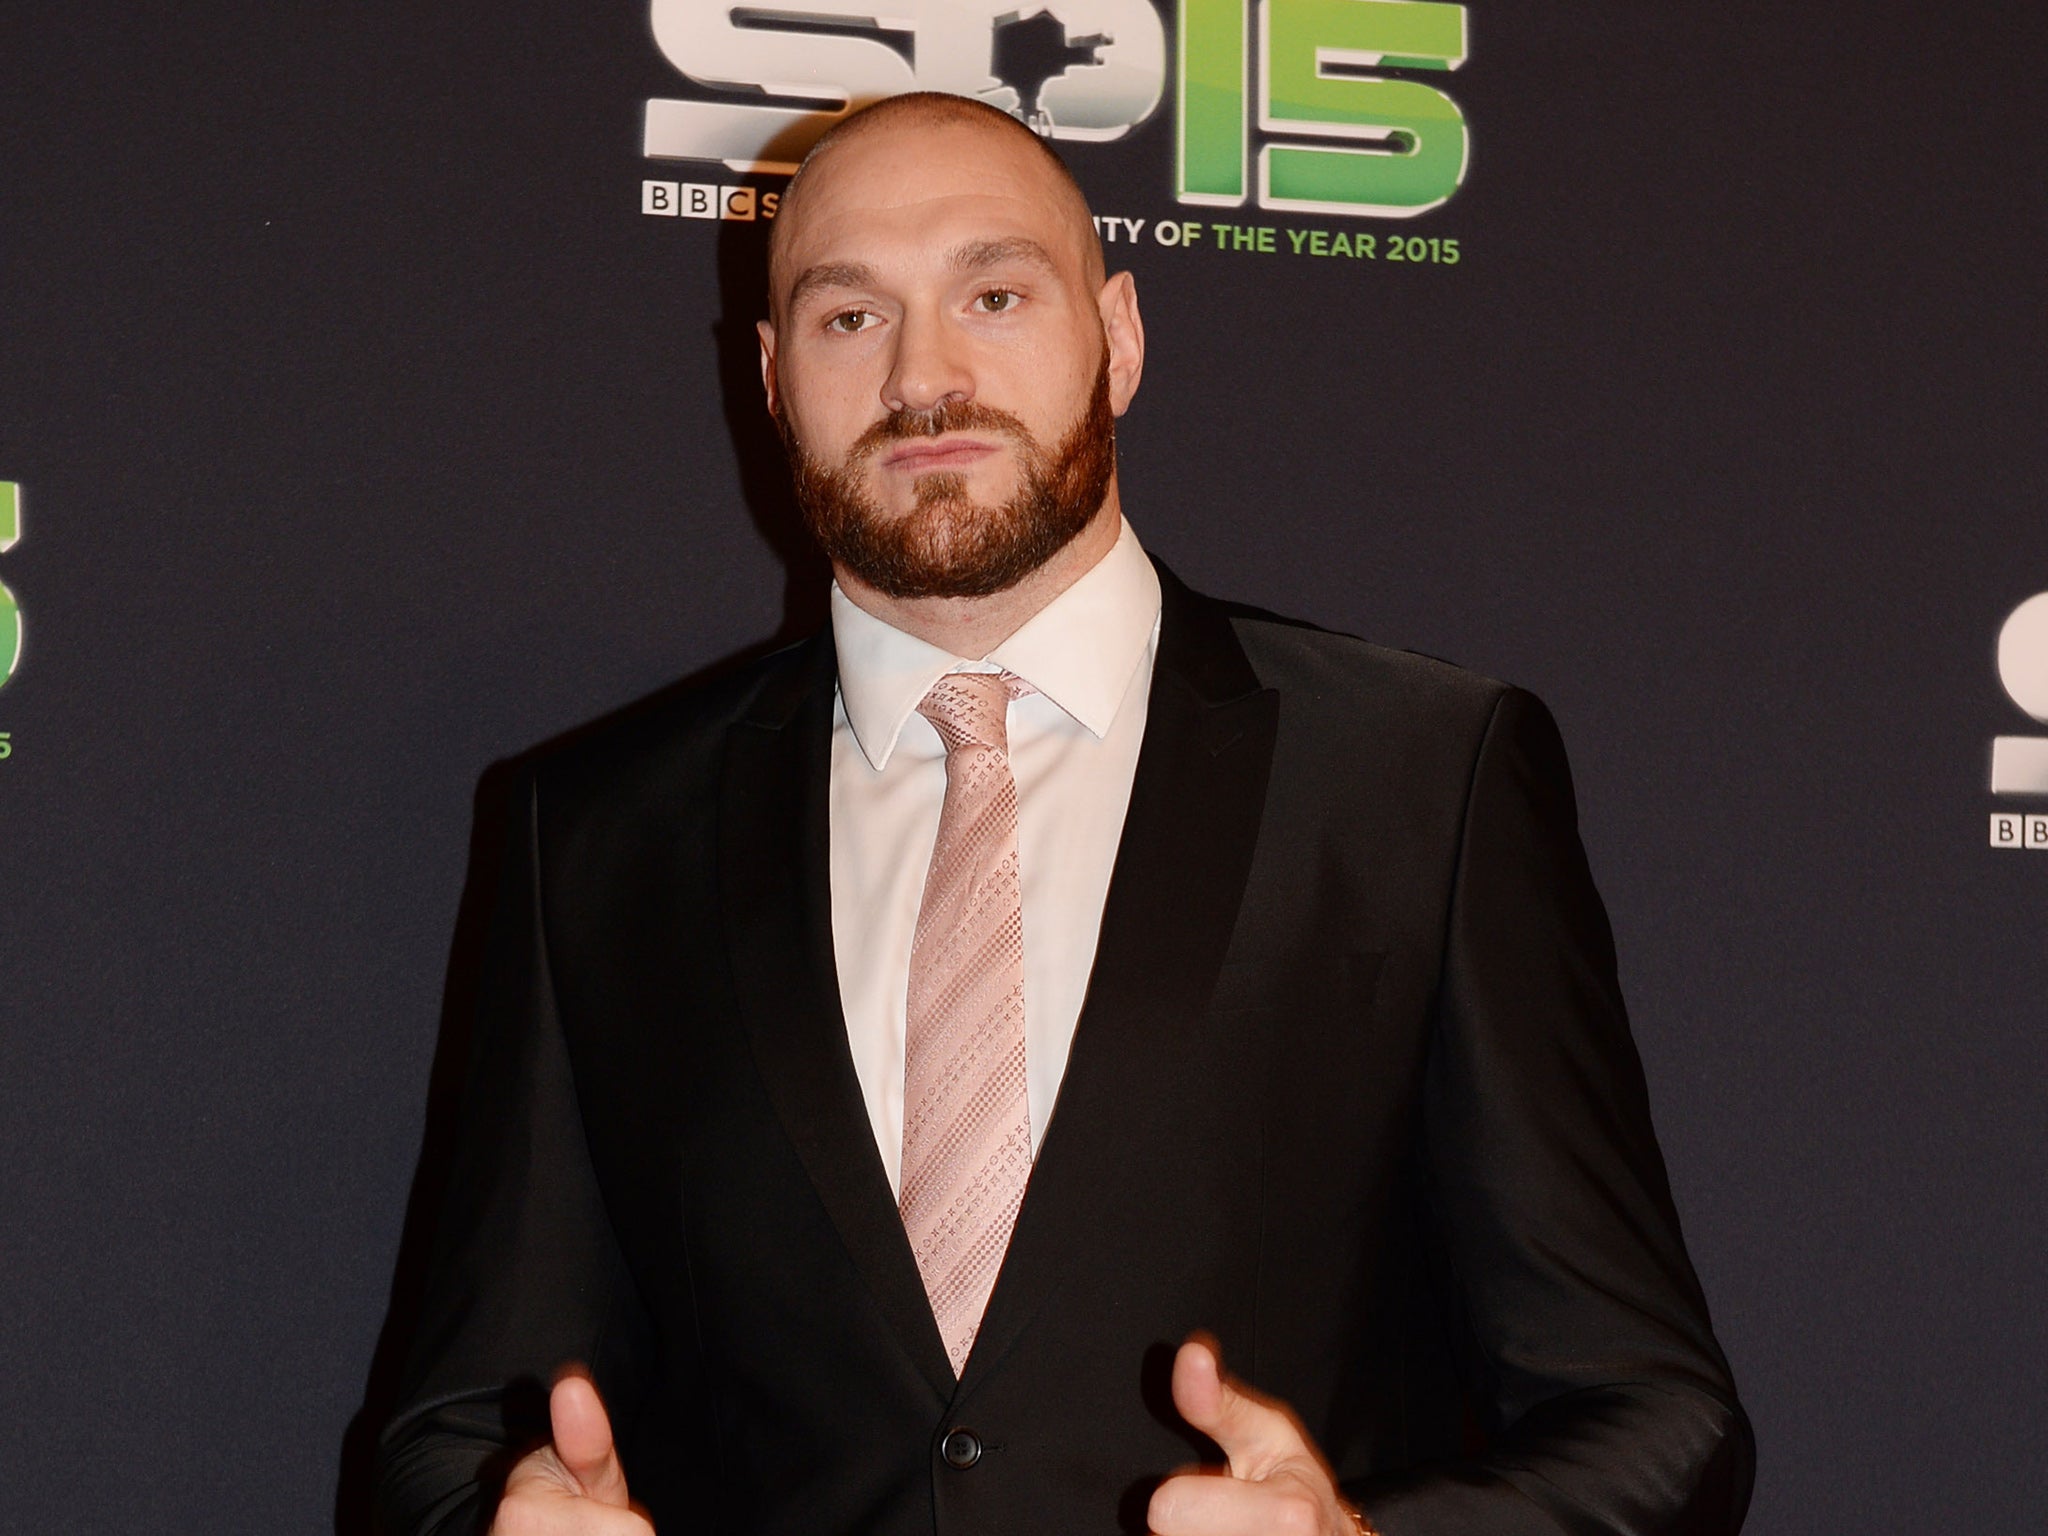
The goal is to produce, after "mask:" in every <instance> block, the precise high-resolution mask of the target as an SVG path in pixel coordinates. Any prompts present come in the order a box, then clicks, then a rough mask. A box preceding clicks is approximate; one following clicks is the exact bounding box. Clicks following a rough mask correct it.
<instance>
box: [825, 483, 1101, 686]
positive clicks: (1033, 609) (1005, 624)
mask: <svg viewBox="0 0 2048 1536" xmlns="http://www.w3.org/2000/svg"><path fill="white" fill-rule="evenodd" d="M1122 531H1123V509H1122V506H1121V504H1120V503H1119V501H1118V499H1117V488H1116V482H1115V481H1114V480H1112V481H1111V482H1110V485H1109V491H1108V494H1107V495H1105V496H1104V497H1103V498H1102V506H1101V507H1100V508H1099V509H1098V510H1097V511H1096V514H1095V516H1094V517H1093V518H1091V519H1090V520H1089V522H1088V525H1087V526H1086V527H1085V528H1083V529H1082V530H1081V531H1080V532H1079V533H1077V534H1076V535H1074V537H1073V538H1072V539H1070V540H1068V541H1067V543H1066V545H1065V546H1064V547H1062V548H1061V550H1060V552H1059V553H1058V554H1056V555H1054V556H1053V557H1052V558H1051V559H1050V560H1048V561H1046V562H1045V564H1043V565H1041V566H1040V567H1039V568H1038V569H1037V570H1035V571H1033V572H1032V573H1031V574H1030V575H1028V576H1026V577H1025V578H1024V579H1023V580H1022V581H1020V582H1018V583H1017V584H1016V585H1015V586H1013V587H1007V588H1005V589H1004V590H1003V591H1001V592H992V593H990V594H989V595H988V596H987V597H891V596H889V595H888V594H887V593H885V592H880V591H877V590H876V589H875V588H874V587H871V586H869V585H868V584H867V583H866V582H864V581H862V580H861V579H860V578H859V577H858V576H856V575H854V574H853V573H852V572H851V571H848V570H845V569H844V568H842V567H840V566H838V565H834V566H833V568H832V574H833V575H834V576H835V577H836V578H837V579H838V582H839V590H840V591H842V592H844V593H845V594H846V596H847V597H848V599H849V600H851V601H852V603H853V605H854V606H855V607H857V608H859V609H861V610H862V611H863V612H866V613H870V614H873V615H874V616H875V617H876V618H878V619H880V620H881V621H882V622H883V623H884V624H889V625H893V626H894V627H895V628H897V629H900V630H902V631H903V632H904V633H905V634H908V635H915V636H917V638H918V639H920V640H922V641H924V642H925V643H926V644H928V645H935V646H937V647H938V648H939V649H940V650H942V651H949V652H951V653H952V654H953V655H955V656H964V657H967V658H969V659H970V660H978V659H979V658H981V657H983V656H986V655H987V654H988V653H989V652H990V651H992V650H994V649H995V648H996V647H997V646H999V645H1001V644H1002V643H1003V642H1004V641H1005V640H1007V639H1009V638H1010V636H1012V635H1014V634H1015V633H1017V631H1018V630H1020V629H1022V628H1023V627H1024V625H1025V624H1026V623H1027V622H1029V620H1030V619H1031V617H1032V616H1033V615H1034V614H1036V613H1037V612H1038V611H1039V610H1040V609H1041V608H1043V607H1045V605H1046V604H1048V603H1050V602H1051V601H1052V600H1053V599H1054V598H1056V597H1058V596H1059V595H1060V594H1061V593H1062V592H1064V591H1066V590H1067V588H1069V587H1071V586H1072V585H1073V584H1074V583H1075V582H1077V581H1079V580H1080V579H1081V578H1082V577H1083V576H1085V575H1087V574H1088V572H1090V571H1091V570H1093V569H1094V568H1095V566H1096V564H1097V563H1098V562H1099V561H1100V560H1101V559H1102V557H1103V556H1104V555H1106V554H1108V553H1109V552H1110V551H1111V550H1112V549H1114V548H1115V547H1116V541H1117V537H1118V535H1119V534H1120V533H1121V532H1122Z"/></svg>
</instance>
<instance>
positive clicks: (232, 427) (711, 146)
mask: <svg viewBox="0 0 2048 1536" xmlns="http://www.w3.org/2000/svg"><path fill="white" fill-rule="evenodd" d="M1034 7H1035V8H1034ZM871 11H872V7H868V6H866V5H864V4H862V3H860V0H787V3H783V0H763V3H761V4H750V5H744V6H737V5H733V4H732V3H730V0H652V3H651V4H650V3H648V0H602V3H591V0H579V3H576V4H568V3H563V0H496V3H492V4H484V3H482V0H407V3H404V4H400V3H398V0H365V3H362V4H358V5H354V6H349V7H331V6H311V5H297V4H271V5H262V6H257V5H246V4H229V3H210V0H195V3H189V4H185V5H179V6H169V5H148V4H133V3H130V4H123V5H114V4H109V3H106V0H75V3H72V4H69V5H65V6H15V7H12V8H10V9H9V10H8V12H7V14H6V15H5V16H4V18H0V678H4V683H0V1278H4V1291H0V1295H4V1298H5V1306H4V1309H0V1310H4V1321H0V1408H4V1411H0V1525H5V1526H6V1527H7V1528H8V1529H13V1530H87V1529H127V1530H145V1531H181V1530H205V1531H212V1532H222V1533H225V1532H238V1531H250V1532H257V1531H262V1532H273V1531H320V1530H328V1529H333V1530H336V1531H339V1532H343V1533H348V1532H358V1531H363V1530H366V1529H367V1513H366V1511H367V1497H366V1495H367V1482H366V1478H367V1473H368V1469H369V1443H370V1437H371V1435H372V1433H373V1431H374V1428H375V1425H376V1422H377V1421H378V1420H379V1418H380V1417H381V1415H382V1413H383V1412H384V1411H385V1409H386V1408H387V1407H388V1406H389V1403H390V1399H391V1393H392V1392H393V1390H394V1385H395V1383H394V1379H393V1378H394V1375H395V1368H396V1362H397V1354H398V1352H399V1350H401V1349H402V1347H403V1345H404V1342H405V1334H406V1329H407V1327H408V1326H409V1313H408V1308H409V1306H410V1305H411V1303H412V1298H413V1295H414V1292H415V1289H416V1287H417V1284H418V1280H419V1267H420V1261H421V1255H420V1252H419V1249H420V1245H421V1242H422V1238H423V1232H424V1227H425V1224H426V1222H427V1220H428V1219H429V1217H430V1216H431V1212H432V1206H433V1200H434V1189H435V1180H436V1176H437V1172H438V1168H439V1163H438V1162H437V1159H438V1158H440V1157H441V1156H442V1155H443V1153H444V1151H445V1140H446V1122H447V1115H448V1110H449V1106H450V1101H451V1097H452V1094H453V1091H454V1085H455V1081H456V1079H457V1077H458V1076H459V1072H460V1066H461V1051H462V1049H463V1046H464V1027H465V1026H464V1024H463V1018H464V1010H465V1006H466V1003H467V1001H468V997H469V992H468V988H469V987H470V985H471V981H470V975H471V968H472V967H473V965H474V962H475V958H476V949H477V939H478V933H477V925H478V922H479V919H480V915H481V914H480V911H479V906H478V903H479V899H480V898H479V891H478V889H477V886H478V884H479V881H480V879H481V875H480V873H479V871H478V870H477V868H475V867H473V866H474V865H475V863H476V861H475V859H473V856H472V855H473V849H474V848H481V847H487V846H488V844H489V836H490V829H491V824H492V820H493V817H494V816H495V814H496V812H497V809H498V800H497V797H498V795H499V793H500V791H501V787H502V784H503V782H504V778H505V767H504V765H505V764H506V763H508V762H510V761H512V760H514V759H516V758H517V757H518V755H519V754H521V753H523V752H526V751H528V750H530V749H531V748H533V747H534V746H536V745H537V744H539V743H542V742H545V741H547V740H548V739H550V738H553V737H556V736H559V735H561V734H562V733H564V732H567V731H570V730H572V729H574V728H575V727H577V726H578V725H579V724H581V723H583V722H585V721H588V720H590V719H591V718H593V717H596V716H599V715H602V714H604V713H606V712H608V711H610V710H613V709H616V708H618V707H621V706H623V705H625V704H627V703H629V702H630V701H632V700H634V699H636V698H638V697H641V696H643V695H645V694H647V693H649V692H652V691H654V690H656V689H658V688H661V687H662V686H664V685H666V684H668V683H670V682H672V681H673V680H675V679H677V678H679V677H685V676H689V675H693V674H698V673H701V672H704V671H706V670H707V669H711V668H714V667H716V666H718V665H720V664H722V663H726V662H729V661H730V660H731V659H732V658H734V657H735V656H738V655H742V654H747V653H751V652H753V651H755V650H758V649H759V648H761V647H763V646H766V645H770V644H774V643H778V642H779V641H782V640H786V639H788V638H790V637H793V636H795V635H797V634H800V633H802V632H804V631H805V630H807V629H808V628H809V627H811V626H812V625H814V624H815V623H816V622H818V620H819V618H820V616H821V614H822V612H823V603H822V592H823V585H822V577H821V572H820V568H819V565H818V562H817V560H816V558H815V556H813V555H812V554H811V553H810V552H809V550H808V549H807V547H806V545H805V543H804V540H803V538H802V536H801V534H800V533H799V532H798V531H797V528H796V525H795V521H794V518H793V515H792V510H791V506H790V502H789V498H788V491H787V486H786V477H785V472H784V469H783V465H782V460H781V455H780V451H779V448H778V446H777V444H776V442H775V438H774V434H773V432H772V430H771V429H770V426H769V423H768V421H767V418H766V415H765V413H764V411H763V408H762V404H761V399H760V387H759V379H758V373H757V362H756V356H755V342H754V332H753V324H754V321H755V319H756V318H757V316H758V315H759V314H760V312H761V291H760V290H761V256H762V250H763V242H764V240H765V236H766V232H767V230H768V229H769V228H771V227H772V221H773V219H774V217H775V214H776V211H777V207H778V203H779V200H780V196H781V191H782V188H783V187H784V185H785V184H786V180H787V171H788V168H789V166H790V165H791V163H792V162H793V161H794V160H795V159H796V158H797V157H798V156H799V155H800V154H801V153H802V150H803V148H804V146H805V145H806V144H807V143H809V142H810V140H811V139H812V138H813V137H815V135H816V133H817V132H818V131H819V130H820V129H821V127H822V126H823V125H824V124H826V123H828V122H830V121H831V120H832V118H833V116H834V115H835V114H836V113H838V112H841V111H843V110H844V109H845V107H846V105H847V103H849V102H856V101H861V100H867V99H872V98H874V97H878V96H884V95H888V94H892V93H895V92H900V91H904V90H908V89H913V88H924V89H938V90H945V91H952V92H957V93H960V94H963V95H969V96H975V97H979V98H980V99H982V100H984V101H988V102H992V103H994V104H996V105H998V106H1001V107H1003V108H1004V109H1006V110H1009V111H1011V112H1014V113H1016V114H1017V115H1018V116H1020V117H1021V118H1023V119H1024V120H1025V121H1026V122H1028V123H1030V124H1031V125H1033V126H1034V127H1036V128H1037V129H1038V130H1039V131H1041V132H1042V133H1044V134H1046V135H1048V136H1049V138H1050V139H1051V141H1052V142H1053V143H1054V144H1055V145H1056V146H1057V147H1058V148H1059V149H1060V150H1061V151H1062V152H1063V153H1064V154H1065V156H1066V157H1067V159H1068V160H1069V162H1070V163H1071V164H1072V166H1073V168H1074V170H1075V172H1076V174H1077V175H1078V177H1079V178H1080V180H1081V182H1082V184H1083V185H1084V187H1085V188H1086V189H1087V191H1088V193H1089V195H1090V198H1091V200H1092V202H1093V204H1094V207H1095V210H1096V213H1097V225H1098V228H1099V229H1100V232H1101V236H1102V239H1103V242H1104V249H1105V252H1106V254H1107V256H1108V257H1109V260H1110V262H1111V264H1112V266H1113V267H1120V268H1127V269H1128V270H1130V271H1131V272H1133V273H1134V274H1135V276H1136V282H1137V289H1138V294H1139V298H1140V302H1141V304H1142V306H1143V311H1144V315H1145V318H1146V322H1147V327H1148V334H1149V338H1150V343H1151V349H1150V357H1149V361H1148V367H1147V371H1146V377H1145V382H1144V386H1143V388H1142V390H1141V391H1140V394H1139V397H1138V400H1137V402H1136V404H1135V406H1134V408H1133V410H1132V412H1131V413H1130V415H1129V416H1128V417H1127V418H1126V419H1125V421H1124V422H1123V424H1122V428H1121V432H1120V437H1121V441H1122V449H1123V476H1124V484H1125V488H1126V490H1125V498H1126V506H1127V508H1128V510H1129V513H1130V516H1131V519H1132V521H1133V522H1134V524H1135V525H1136V526H1137V528H1138V530H1139V531H1140V533H1141V535H1142V536H1143V538H1144V539H1145V541H1146V542H1147V544H1148V546H1149V547H1150V548H1151V549H1152V550H1153V551H1154V552H1155V553H1157V554H1158V555H1160V556H1161V557H1162V558H1163V559H1165V560H1166V561H1167V562H1168V563H1169V564H1170V565H1172V566H1173V567H1174V568H1175V569H1176V570H1177V571H1178V572H1179V573H1180V574H1181V575H1182V576H1183V577H1184V578H1185V579H1187V580H1188V581H1189V582H1190V583H1192V584H1193V585H1195V586H1197V587H1200V588H1203V589H1206V590H1209V591H1212V592H1217V593H1219V594H1223V595H1227V596H1231V597H1236V598H1240V599H1243V600H1247V601H1250V602H1254V603H1257V604H1260V605H1262V606H1265V607H1269V608H1273V609H1277V610H1280V611H1282V612H1286V613H1290V614H1294V615H1299V616H1301V617H1303V618H1307V619H1310V620H1313V621H1315V622H1317V623H1320V624H1324V625H1328V626H1331V627H1335V628H1339V629H1344V630H1348V631H1353V632H1357V633H1361V634H1365V635H1368V636H1371V637H1372V638H1375V639H1377V640H1380V641H1383V642H1386V643H1388V644H1392V645H1397V646H1403V647H1408V648H1412V649H1416V650H1422V651H1428V652H1431V653H1434V654H1437V655H1441V656H1446V657H1449V658H1452V659H1454V660H1457V661H1459V662H1461V663H1463V664H1465V665H1468V666H1471V667H1474V668H1477V669H1479V670H1482V671H1485V672H1488V673H1491V674H1493V675H1495V676H1499V677H1504V678H1508V679H1511V680H1513V681H1516V682H1519V683H1522V684H1524V685H1526V686H1528V687H1530V688H1532V689H1534V690H1536V691H1537V692H1538V693H1540V694H1541V695H1542V696H1543V697H1544V698H1545V699H1547V700H1548V701H1549V702H1550V704H1551V705H1552V706H1553V708H1554V709H1555V711H1556V713H1557V715H1558V717H1559V719H1560V721H1561V723H1562V725H1563V727H1564V731H1565V735H1566V739H1567V741H1568V743H1569V744H1570V746H1571V749H1572V752H1573V758H1574V764H1575V768H1576V771H1577V775H1578V784H1579V793H1580V798H1581V803H1582V810H1583V817H1584V830H1585V836H1586V839H1587V842H1588V845H1589V848H1590V850H1591V854H1592V858H1593V862H1594V867H1595V871H1596V873H1597V875H1598V876H1599V878H1600V880H1601V884H1602V888H1603V890H1604V892H1605V894H1606V896H1607V898H1608V901H1609V903H1610V905H1611V907H1612V910H1613V915H1614V920H1615V925H1616V928H1617V931H1618V935H1619V939H1620V944H1621V954H1622V966H1623V979H1624V982H1625V984H1626V986H1627V989H1628V992H1629V996H1630V999H1631V1004H1632V1008H1633V1012H1634V1016H1635V1020H1636V1029H1637V1034H1638V1039H1639V1041H1640V1044H1641V1048H1642V1052H1643V1055H1644V1058H1645V1061H1646V1064H1647V1067H1648V1071H1649V1076H1650V1083H1651V1089H1652V1094H1653V1098H1654V1102H1655V1107H1656V1111H1657V1114H1658V1119H1659V1127H1660V1130H1661V1133H1662V1136H1663V1139H1664V1145H1665V1150H1666V1154H1667V1157H1668V1159H1669V1162H1670V1165H1671V1170H1672V1177H1673V1183H1674V1186H1675V1190H1676V1194H1677V1198H1678V1203H1679V1207H1680V1210H1681V1213H1682V1215H1683V1217H1684V1220H1685V1223H1686V1230H1687V1235H1688V1238H1689V1240H1690V1243H1691V1246H1692V1250H1693V1254H1694V1257H1695V1259H1696V1261H1697V1264H1698V1267H1699V1269H1700V1272H1701V1275H1702V1278H1703V1280H1704V1282H1705V1284H1706V1288H1707V1292H1708V1296H1709V1298H1710V1300H1711V1302H1712V1303H1713V1306H1714V1310H1715V1316H1716V1321H1717V1324H1718V1327H1719V1329H1720V1332H1721V1336H1722V1338H1723V1340H1724V1342H1725V1343H1726V1345H1727V1348H1728V1351H1729V1354H1730V1356H1731V1357H1732V1361H1733V1364H1734V1367H1735V1371H1736V1375H1737V1377H1738V1380H1739V1382H1740V1384H1741V1386H1742V1389H1743V1392H1744V1395H1745V1398H1746V1401H1747V1404H1748V1407H1749V1409H1750V1412H1751V1414H1752V1416H1753V1418H1754V1420H1755V1422H1756V1427H1757V1431H1758V1437H1759V1442H1760V1475H1759V1484H1758V1492H1757V1497H1756V1502H1755V1505H1754V1509H1753V1514H1752V1518H1751V1524H1750V1527H1749V1528H1750V1529H1751V1530H1754V1531H1758V1532H1765V1533H1771V1536H1806V1533H1811V1536H1834V1533H1838V1532H1842V1531H1854V1530H1862V1529H1873V1530H1874V1529H1905V1528H1910V1527H1912V1526H1915V1525H1926V1524H1933V1523H1936V1522H1938V1523H1939V1525H1940V1526H1941V1527H1942V1528H1944V1529H1948V1528H1956V1529H1973V1530H1984V1531H2012V1530H2022V1529H2032V1528H2035V1526H2036V1525H2037V1524H2038V1522H2039V1519H2040V1513H2039V1511H2040V1505H2041V1501H2042V1496H2043V1492H2044V1488H2043V1482H2042V1458H2041V1451H2040V1438H2041V1431H2042V1430H2043V1429H2044V1427H2048V1323H2044V1321H2043V1318H2044V1315H2048V1314H2044V1309H2043V1307H2042V1305H2041V1294H2042V1285H2041V1275H2042V1273H2043V1269H2044V1266H2048V1241H2044V1237H2043V1232H2042V1213H2043V1211H2044V1210H2048V1112H2044V1105H2048V1045H2044V1034H2048V1031H2044V1025H2048V995H2044V992H2048V989H2044V982H2048V953H2044V923H2043V919H2044V913H2048V495H2044V492H2048V448H2044V433H2043V430H2042V423H2041V414H2042V401H2043V400H2044V399H2048V345H2044V343H2048V335H2044V318H2043V316H2044V306H2043V302H2042V300H2043V287H2042V282H2041V278H2040V275H2039V272H2040V263H2041V260H2042V256H2043V253H2044V251H2048V227H2044V226H2048V200H2044V199H2043V198H2042V197H2041V195H2040V181H2041V173H2040V167H2039V164H2038V161H2039V158H2040V156H2039V148H2040V145H2041V143H2042V131H2041V124H2040V114H2039V103H2040V83H2039V82H2040V79H2041V77H2042V74H2043V72H2044V71H2048V24H2044V20H2043V13H2040V12H2030V13H2027V14H2025V15H2019V14H2007V15H1993V14H1989V13H1984V14H1977V13H1967V14H1957V13H1953V12H1938V11H1936V10H1935V9H1934V8H1933V7H1932V6H1931V5H1924V4H1920V5H1909V4H1902V3H1896V0H1877V3H1875V4H1872V5H1866V6H1862V7H1858V8H1855V9H1854V10H1845V11H1840V12H1838V13H1829V14H1822V13H1818V12H1814V11H1811V10H1809V11H1805V12H1802V11H1798V10H1791V11H1788V10H1786V9H1784V8H1783V7H1779V6H1769V5H1764V4H1762V3H1759V0H1736V3H1731V4H1725V5H1719V6H1690V7H1668V6H1667V7H1658V6H1644V5H1634V4H1626V3H1622V0H1561V3H1559V4H1556V5H1550V6H1543V7H1529V6H1520V7H1517V6H1511V5H1504V4H1497V3H1493V0H1472V3H1471V4H1467V5H1449V4H1433V3H1410V0H1050V3H1046V4H1042V5H1040V4H1037V3H1036V0H1033V4H1032V5H1026V6H1023V7H1021V8H1020V7H1018V6H1016V5H1014V4H1013V3H1012V0H1001V3H1000V4H997V3H987V4H984V3H982V0H903V3H902V4H901V5H899V6H897V7H895V8H893V9H892V10H891V11H890V13H889V14H888V15H875V14H871ZM479 827H480V828H481V829H482V830H481V831H478V832H476V833H475V834H474V837H473V828H479Z"/></svg>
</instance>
